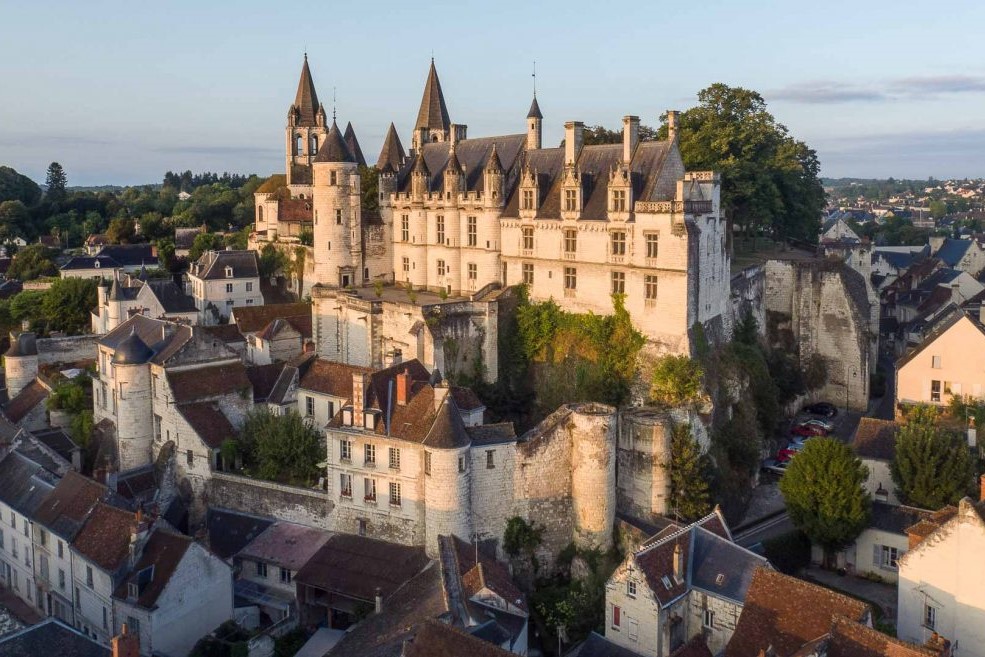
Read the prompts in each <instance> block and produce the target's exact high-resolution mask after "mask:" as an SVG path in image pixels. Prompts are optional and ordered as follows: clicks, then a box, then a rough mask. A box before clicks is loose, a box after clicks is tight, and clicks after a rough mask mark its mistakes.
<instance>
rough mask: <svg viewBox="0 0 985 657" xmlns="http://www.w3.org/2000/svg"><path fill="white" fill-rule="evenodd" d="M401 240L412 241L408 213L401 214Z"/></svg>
mask: <svg viewBox="0 0 985 657" xmlns="http://www.w3.org/2000/svg"><path fill="white" fill-rule="evenodd" d="M400 240H401V241H402V242H409V241H410V217H409V216H407V215H406V214H402V215H400ZM404 260H406V258H404Z"/></svg>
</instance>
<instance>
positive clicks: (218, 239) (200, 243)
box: [188, 233, 225, 262]
mask: <svg viewBox="0 0 985 657" xmlns="http://www.w3.org/2000/svg"><path fill="white" fill-rule="evenodd" d="M224 246H225V241H224V240H223V237H222V235H219V234H218V233H199V234H198V235H196V236H195V241H194V242H192V246H191V248H190V249H188V259H189V260H191V261H192V262H194V261H196V260H198V259H199V258H201V257H202V254H203V253H205V252H206V251H218V250H221V249H222V248H223V247H224Z"/></svg>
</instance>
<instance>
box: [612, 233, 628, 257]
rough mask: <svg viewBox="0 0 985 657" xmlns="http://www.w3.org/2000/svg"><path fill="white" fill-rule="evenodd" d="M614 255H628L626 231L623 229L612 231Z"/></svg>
mask: <svg viewBox="0 0 985 657" xmlns="http://www.w3.org/2000/svg"><path fill="white" fill-rule="evenodd" d="M612 255H614V256H623V255H626V233H624V232H622V231H621V230H620V231H616V232H614V233H612Z"/></svg>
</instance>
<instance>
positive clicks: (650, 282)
mask: <svg viewBox="0 0 985 657" xmlns="http://www.w3.org/2000/svg"><path fill="white" fill-rule="evenodd" d="M643 296H644V298H645V299H646V300H647V301H656V300H657V277H656V276H650V275H647V276H644V277H643Z"/></svg>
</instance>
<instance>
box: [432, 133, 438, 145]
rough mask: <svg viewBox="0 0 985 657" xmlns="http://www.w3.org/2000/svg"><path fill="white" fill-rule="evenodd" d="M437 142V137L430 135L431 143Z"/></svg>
mask: <svg viewBox="0 0 985 657" xmlns="http://www.w3.org/2000/svg"><path fill="white" fill-rule="evenodd" d="M437 141H438V135H431V142H432V143H437Z"/></svg>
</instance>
